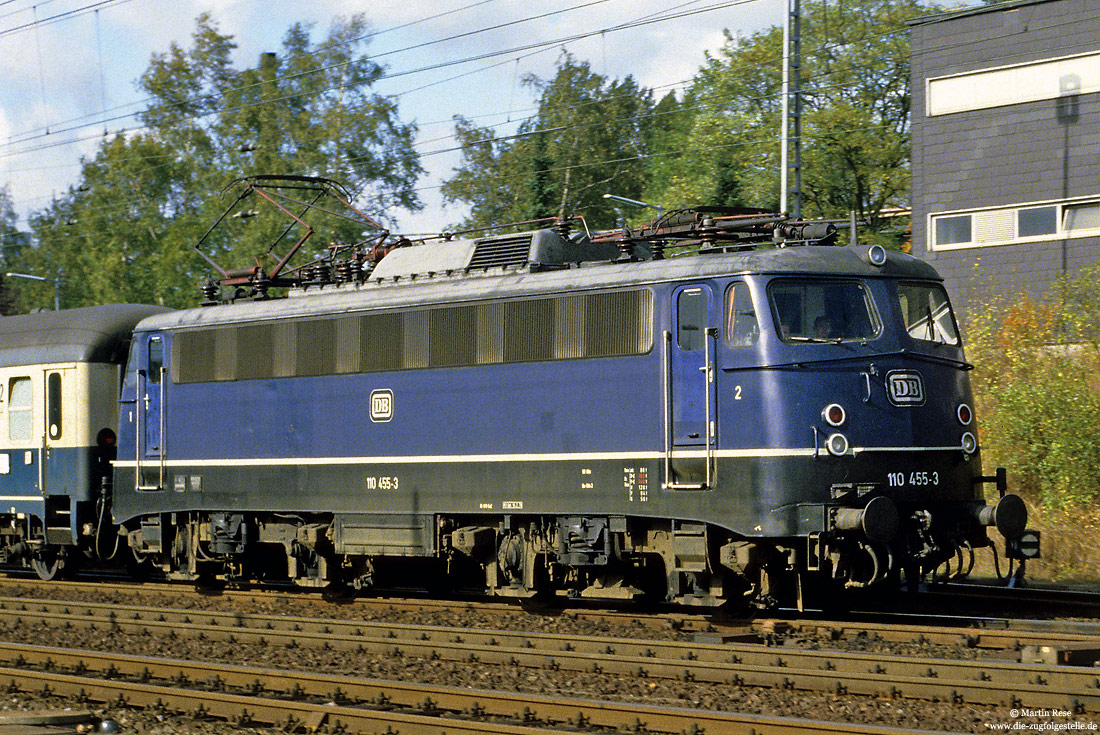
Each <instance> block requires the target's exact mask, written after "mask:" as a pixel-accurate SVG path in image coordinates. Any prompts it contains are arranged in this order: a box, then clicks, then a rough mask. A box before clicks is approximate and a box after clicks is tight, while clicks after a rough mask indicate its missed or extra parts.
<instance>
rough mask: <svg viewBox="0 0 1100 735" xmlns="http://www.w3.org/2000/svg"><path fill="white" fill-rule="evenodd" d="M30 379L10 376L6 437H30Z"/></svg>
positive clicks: (26, 438)
mask: <svg viewBox="0 0 1100 735" xmlns="http://www.w3.org/2000/svg"><path fill="white" fill-rule="evenodd" d="M32 405H33V401H32V400H31V379H30V378H12V379H11V383H10V384H9V385H8V439H9V440H11V441H13V442H14V441H27V440H28V439H30V438H31V406H32Z"/></svg>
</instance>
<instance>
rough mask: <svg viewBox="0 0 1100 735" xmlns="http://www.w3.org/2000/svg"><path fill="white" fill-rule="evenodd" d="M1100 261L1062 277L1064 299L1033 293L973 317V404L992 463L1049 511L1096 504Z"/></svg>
mask: <svg viewBox="0 0 1100 735" xmlns="http://www.w3.org/2000/svg"><path fill="white" fill-rule="evenodd" d="M1098 276H1100V267H1098V268H1093V269H1090V270H1088V271H1086V272H1083V273H1082V274H1081V275H1080V276H1078V277H1076V278H1073V279H1071V280H1066V281H1064V282H1063V283H1061V284H1060V298H1059V299H1058V300H1057V301H1058V303H1054V304H1051V303H1039V302H1036V301H1034V300H1032V299H1031V298H1029V297H1027V296H1019V297H1016V298H1014V299H1012V300H1011V302H1008V301H1006V300H997V301H994V302H991V303H987V304H984V305H983V306H982V307H981V308H980V309H978V310H977V311H975V312H972V313H971V314H970V315H969V321H968V330H967V331H968V336H969V357H970V359H971V361H972V362H973V363H974V364H975V366H976V367H975V370H974V372H973V374H972V376H971V377H972V384H973V387H974V397H975V404H976V405H975V409H976V411H977V412H978V416H979V418H980V420H981V421H980V434H981V436H980V438H981V441H982V446H983V451H984V454H985V457H984V458H985V462H986V465H987V467H990V466H1000V465H1003V466H1005V467H1007V468H1008V470H1009V474H1010V476H1013V477H1014V485H1015V486H1016V488H1017V490H1018V492H1020V494H1021V495H1023V496H1024V497H1025V498H1026V499H1028V500H1030V501H1031V502H1032V503H1034V504H1035V505H1038V506H1040V507H1041V508H1043V509H1044V510H1048V511H1054V512H1056V513H1066V512H1078V511H1082V512H1083V511H1089V512H1095V511H1096V509H1097V506H1098V504H1100V475H1098V474H1097V469H1098V468H1100V437H1098V436H1097V431H1098V429H1100V377H1098V376H1100V285H1098V284H1097V278H1098Z"/></svg>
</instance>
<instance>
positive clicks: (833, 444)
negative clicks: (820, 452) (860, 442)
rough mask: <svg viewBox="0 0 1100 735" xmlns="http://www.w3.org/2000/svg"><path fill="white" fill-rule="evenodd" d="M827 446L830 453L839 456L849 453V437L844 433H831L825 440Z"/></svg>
mask: <svg viewBox="0 0 1100 735" xmlns="http://www.w3.org/2000/svg"><path fill="white" fill-rule="evenodd" d="M825 446H826V447H828V449H829V454H832V455H835V456H837V457H839V456H841V455H844V454H847V453H848V437H846V436H844V435H843V434H831V435H830V436H829V438H828V439H826V440H825Z"/></svg>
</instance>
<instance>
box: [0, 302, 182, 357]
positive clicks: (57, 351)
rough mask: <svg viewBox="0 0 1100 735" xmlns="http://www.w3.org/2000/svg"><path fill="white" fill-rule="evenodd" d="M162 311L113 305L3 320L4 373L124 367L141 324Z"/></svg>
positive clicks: (0, 329) (0, 327) (0, 333)
mask: <svg viewBox="0 0 1100 735" xmlns="http://www.w3.org/2000/svg"><path fill="white" fill-rule="evenodd" d="M166 311H168V309H165V308H164V307H160V306H145V305H142V304H108V305H106V306H87V307H83V308H80V309H65V310H63V311H39V312H33V313H31V314H19V315H15V316H5V317H0V367H12V366H15V365H41V364H50V363H60V362H122V360H124V359H125V357H126V355H124V354H121V352H122V349H123V347H124V346H125V344H126V343H127V342H128V341H129V338H130V333H131V332H132V331H133V328H134V326H135V325H137V323H138V322H139V321H141V320H142V319H144V318H145V317H147V316H151V315H153V314H160V313H163V312H166Z"/></svg>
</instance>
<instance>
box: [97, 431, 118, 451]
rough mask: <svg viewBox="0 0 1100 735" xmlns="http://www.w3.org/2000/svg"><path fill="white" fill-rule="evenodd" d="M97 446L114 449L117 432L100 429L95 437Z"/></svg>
mask: <svg viewBox="0 0 1100 735" xmlns="http://www.w3.org/2000/svg"><path fill="white" fill-rule="evenodd" d="M95 443H96V446H99V447H113V446H114V445H115V432H113V431H111V430H110V429H100V430H99V433H98V434H96V437H95Z"/></svg>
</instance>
